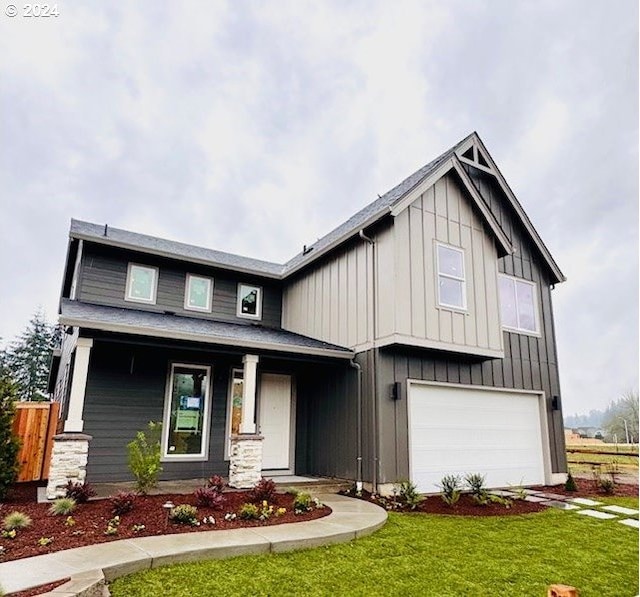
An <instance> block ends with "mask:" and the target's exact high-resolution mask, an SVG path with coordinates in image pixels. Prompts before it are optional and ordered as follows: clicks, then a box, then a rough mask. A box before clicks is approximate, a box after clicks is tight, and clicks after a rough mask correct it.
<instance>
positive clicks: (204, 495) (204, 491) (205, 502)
mask: <svg viewBox="0 0 640 597" xmlns="http://www.w3.org/2000/svg"><path fill="white" fill-rule="evenodd" d="M193 497H194V498H195V500H196V502H197V503H198V506H205V507H207V508H215V509H216V510H221V509H222V507H223V506H224V504H225V502H226V498H225V497H224V495H223V494H222V493H220V492H219V491H218V490H217V489H215V488H214V487H200V488H198V489H196V490H195V491H194V492H193Z"/></svg>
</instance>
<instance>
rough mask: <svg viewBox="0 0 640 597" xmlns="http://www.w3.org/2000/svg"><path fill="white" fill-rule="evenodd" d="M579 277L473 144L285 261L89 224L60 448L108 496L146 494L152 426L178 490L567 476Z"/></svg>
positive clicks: (71, 320) (69, 327)
mask: <svg viewBox="0 0 640 597" xmlns="http://www.w3.org/2000/svg"><path fill="white" fill-rule="evenodd" d="M564 279H565V278H564V276H563V274H562V272H561V271H560V270H559V268H558V266H557V264H556V263H555V261H554V260H553V258H552V256H551V255H550V253H549V251H548V249H547V248H546V247H545V245H544V243H543V242H542V240H541V239H540V237H539V235H538V234H537V232H536V231H535V229H534V228H533V226H532V224H531V222H530V221H529V219H528V217H527V216H526V214H525V212H524V210H523V209H522V206H521V205H520V204H519V203H518V201H517V199H516V198H515V196H514V195H513V193H512V191H511V189H510V188H509V186H508V185H507V183H506V181H505V180H504V178H503V177H502V175H501V173H500V171H499V170H498V168H497V166H496V165H495V163H494V162H493V160H492V158H491V156H490V154H489V153H488V151H487V150H486V148H485V146H484V145H483V143H482V141H481V140H480V138H479V136H478V135H477V134H476V133H473V134H471V135H469V136H468V137H467V138H465V139H463V140H462V141H461V142H460V143H458V144H457V145H456V146H454V147H452V148H451V149H449V150H448V151H447V152H445V153H444V154H442V155H441V156H439V157H438V158H437V159H435V160H434V161H432V162H430V163H429V164H427V165H426V166H424V167H423V168H421V169H420V170H419V171H418V172H416V173H414V174H413V175H411V176H410V177H409V178H407V179H406V180H404V181H403V182H402V183H400V184H399V185H398V186H397V187H395V188H394V189H392V190H391V191H389V192H388V193H386V194H385V195H383V196H382V197H379V198H378V199H377V200H376V201H374V202H373V203H372V204H370V205H368V206H367V207H365V208H364V209H363V210H361V211H360V212H358V213H357V214H355V215H354V216H353V217H352V218H350V219H349V220H348V221H347V222H345V223H344V224H342V225H341V226H339V227H338V228H337V229H336V230H334V231H332V232H330V233H329V234H328V235H326V236H325V237H323V238H321V239H320V240H318V241H317V242H316V243H314V244H313V245H311V246H309V247H305V250H304V251H303V252H302V253H300V254H299V255H296V256H295V257H294V258H293V259H291V260H290V261H289V262H287V263H286V264H273V263H267V262H263V261H259V260H255V259H249V258H244V257H240V256H236V255H230V254H228V253H221V252H218V251H212V250H208V249H204V248H199V247H194V246H190V245H184V244H181V243H176V242H172V241H167V240H163V239H158V238H154V237H149V236H146V235H143V234H137V233H133V232H128V231H124V230H119V229H116V228H111V227H109V226H105V225H97V224H91V223H87V222H80V221H76V220H73V221H72V223H71V229H70V240H69V250H68V255H67V263H66V268H65V275H64V282H63V289H62V297H61V303H60V322H61V324H63V325H64V326H65V329H66V331H67V334H66V335H65V341H64V345H63V347H62V351H61V353H60V355H58V356H57V357H56V359H55V360H54V365H53V369H52V378H51V379H52V390H53V391H54V398H55V400H58V401H60V402H61V403H62V406H63V408H62V409H61V412H62V418H63V419H62V420H63V422H62V423H61V425H62V426H63V429H64V432H65V433H64V434H63V435H65V434H66V435H67V436H69V437H79V435H78V434H86V436H90V438H91V439H90V440H89V443H88V462H87V465H86V478H87V479H88V480H89V481H92V482H100V481H124V480H128V479H129V478H130V473H129V472H128V469H127V463H126V444H127V442H129V441H130V440H131V439H132V438H133V436H134V435H135V432H136V431H137V430H139V429H142V428H143V427H144V426H145V425H146V424H147V422H148V421H150V420H154V421H163V432H164V435H163V447H162V449H163V461H164V462H163V467H164V472H163V477H164V478H166V479H183V478H195V477H205V476H209V475H212V474H221V475H227V474H229V472H230V467H231V472H232V474H233V471H234V470H238V469H237V464H238V461H239V460H242V459H243V458H248V459H249V460H251V462H252V466H253V467H254V468H257V471H258V472H259V474H265V475H277V474H292V473H295V474H300V475H317V476H330V477H338V478H343V479H352V480H354V481H356V482H358V483H363V484H365V485H367V486H372V487H373V488H374V489H375V490H379V491H384V490H385V489H388V488H389V487H390V484H392V483H394V482H396V481H398V480H400V479H407V478H410V479H412V480H413V481H414V482H416V483H417V485H418V487H419V488H420V489H421V490H422V491H425V492H432V491H436V485H437V481H439V479H440V478H441V477H442V476H443V475H445V474H450V473H454V474H463V473H475V472H479V473H483V474H485V475H487V480H488V482H489V485H491V486H496V487H497V486H506V485H508V484H537V483H554V482H560V481H562V480H563V478H564V476H565V474H566V460H565V447H564V433H563V425H562V411H561V397H560V386H559V376H558V362H557V352H556V343H555V333H554V322H553V311H552V305H551V290H552V288H553V286H554V285H555V284H557V283H560V282H562V281H564ZM238 442H240V443H238ZM242 442H244V444H242ZM240 444H242V445H245V446H249V448H247V450H249V451H247V452H242V450H241V449H240V448H239V447H238V446H239V445H240ZM256 445H259V446H260V449H259V450H258V451H257V452H256V451H255V450H254V447H255V446H256ZM252 450H253V451H252ZM242 454H244V456H243V455H242ZM247 454H250V456H247ZM234 467H235V468H234Z"/></svg>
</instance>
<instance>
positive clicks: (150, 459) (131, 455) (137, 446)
mask: <svg viewBox="0 0 640 597" xmlns="http://www.w3.org/2000/svg"><path fill="white" fill-rule="evenodd" d="M161 432H162V423H154V422H153V421H149V425H148V426H147V431H146V432H145V431H138V433H136V437H135V439H134V440H133V441H131V442H129V443H128V444H127V451H128V463H129V470H130V471H131V474H132V475H133V476H134V477H135V479H136V489H137V490H138V491H139V492H140V493H142V494H146V493H147V492H148V491H149V490H150V489H152V488H154V487H156V486H157V485H158V475H159V474H160V473H161V472H162V466H161V464H160V436H161Z"/></svg>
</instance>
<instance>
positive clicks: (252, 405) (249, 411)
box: [240, 354, 258, 433]
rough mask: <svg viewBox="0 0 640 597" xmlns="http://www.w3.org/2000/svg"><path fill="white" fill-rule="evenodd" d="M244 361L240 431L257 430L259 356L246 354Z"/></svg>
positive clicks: (252, 431)
mask: <svg viewBox="0 0 640 597" xmlns="http://www.w3.org/2000/svg"><path fill="white" fill-rule="evenodd" d="M242 362H243V363H244V376H243V383H242V420H241V422H240V433H255V432H256V423H255V419H256V371H257V367H258V356H257V355H255V354H246V355H245V356H244V358H243V359H242Z"/></svg>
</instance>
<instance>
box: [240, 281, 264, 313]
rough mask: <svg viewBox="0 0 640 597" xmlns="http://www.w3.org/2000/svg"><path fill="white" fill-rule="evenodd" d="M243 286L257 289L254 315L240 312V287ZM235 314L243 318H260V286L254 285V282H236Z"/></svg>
mask: <svg viewBox="0 0 640 597" xmlns="http://www.w3.org/2000/svg"><path fill="white" fill-rule="evenodd" d="M243 286H245V287H246V288H255V289H256V290H257V291H258V298H257V301H258V308H257V310H256V314H255V315H250V314H249V313H243V312H242V294H241V293H240V289H241V288H242V287H243ZM236 315H237V316H238V317H241V318H243V319H253V320H254V321H258V320H260V319H262V286H256V285H255V284H245V283H244V282H238V297H237V299H236Z"/></svg>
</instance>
